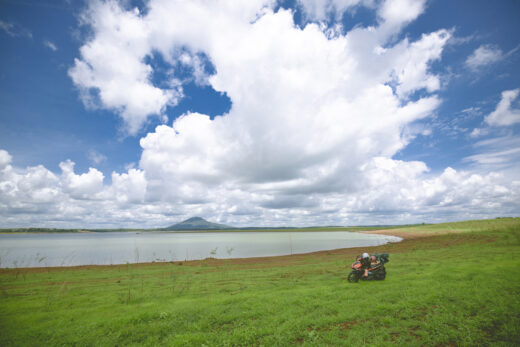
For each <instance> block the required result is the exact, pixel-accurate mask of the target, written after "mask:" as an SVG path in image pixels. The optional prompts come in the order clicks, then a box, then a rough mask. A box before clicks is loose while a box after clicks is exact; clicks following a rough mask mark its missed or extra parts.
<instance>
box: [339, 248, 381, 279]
mask: <svg viewBox="0 0 520 347" xmlns="http://www.w3.org/2000/svg"><path fill="white" fill-rule="evenodd" d="M374 255H375V256H376V258H377V264H375V265H371V266H370V267H369V268H368V276H365V269H364V268H363V264H362V262H361V256H357V257H356V261H355V262H354V263H352V271H351V272H350V274H349V275H348V281H349V282H352V283H355V282H357V281H359V280H362V281H371V280H379V281H382V280H384V279H385V277H386V269H385V263H388V261H389V260H388V257H389V254H388V253H376V254H374Z"/></svg>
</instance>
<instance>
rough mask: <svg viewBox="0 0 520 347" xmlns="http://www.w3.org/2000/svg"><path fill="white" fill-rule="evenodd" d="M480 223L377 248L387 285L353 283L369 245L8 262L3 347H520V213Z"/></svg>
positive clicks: (0, 308) (3, 279) (2, 286)
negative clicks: (140, 260) (353, 270)
mask: <svg viewBox="0 0 520 347" xmlns="http://www.w3.org/2000/svg"><path fill="white" fill-rule="evenodd" d="M472 223H473V226H472V227H467V224H457V223H452V224H449V225H444V228H448V227H450V228H452V229H453V230H457V229H456V228H457V226H460V227H461V229H464V232H463V233H458V234H448V235H439V236H430V237H425V238H420V239H413V240H406V241H403V242H401V243H398V244H390V245H386V246H381V247H373V248H371V249H370V251H371V252H376V251H386V252H388V253H390V254H391V256H390V263H389V264H388V266H387V271H388V276H387V279H386V280H385V281H382V282H377V281H372V282H360V283H357V284H350V283H348V282H347V281H346V276H347V274H348V271H349V269H348V267H349V265H350V263H351V262H352V260H353V257H354V256H355V255H356V254H358V253H359V252H360V251H361V250H360V249H347V250H337V251H330V252H320V253H315V254H307V255H294V256H287V257H276V258H263V259H254V260H251V259H249V260H240V259H238V260H221V261H220V260H206V261H195V262H187V263H167V264H148V265H145V264H139V265H132V264H128V265H124V266H111V267H109V266H99V267H84V268H81V267H80V268H68V269H26V270H14V269H4V270H1V272H0V295H1V300H0V345H2V346H6V345H41V344H46V345H62V344H75V345H115V344H119V345H143V344H144V345H157V344H163V345H174V346H175V345H179V346H181V345H208V346H215V345H219V346H225V345H265V346H271V345H291V344H294V345H299V344H304V345H305V344H307V345H316V344H323V345H327V344H328V345H354V344H356V345H358V344H369V345H376V346H377V345H380V346H383V345H384V346H386V345H390V344H394V345H431V346H435V345H450V344H454V345H468V346H475V345H492V344H497V345H518V344H519V343H520V340H519V339H520V332H519V328H518V327H519V326H520V316H519V313H520V299H519V295H518V294H519V289H520V270H519V266H518V265H520V264H519V260H518V259H519V255H520V254H519V251H520V247H519V246H520V221H519V219H504V220H497V221H492V222H490V221H483V222H472ZM480 223H482V224H480ZM482 225H485V228H483V227H482ZM479 226H480V227H479ZM421 228H423V229H427V228H430V230H432V231H435V230H441V229H443V227H439V226H423V227H421ZM443 230H445V229H443ZM472 230H476V231H472ZM180 264H183V265H180Z"/></svg>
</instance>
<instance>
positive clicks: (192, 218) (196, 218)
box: [181, 216, 209, 223]
mask: <svg viewBox="0 0 520 347" xmlns="http://www.w3.org/2000/svg"><path fill="white" fill-rule="evenodd" d="M184 222H208V221H207V220H205V219H204V218H202V217H197V216H195V217H191V218H188V219H186V220H185V221H182V222H181V223H184ZM208 223H209V222H208Z"/></svg>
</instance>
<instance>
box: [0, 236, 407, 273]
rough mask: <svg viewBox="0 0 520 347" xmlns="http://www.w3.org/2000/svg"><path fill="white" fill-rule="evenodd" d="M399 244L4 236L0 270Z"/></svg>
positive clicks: (368, 239)
mask: <svg viewBox="0 0 520 347" xmlns="http://www.w3.org/2000/svg"><path fill="white" fill-rule="evenodd" d="M399 241H401V239H400V238H399V237H395V236H387V235H374V234H360V233H353V232H344V231H321V232H227V233H223V232H209V233H171V232H142V233H139V232H137V233H136V232H103V233H55V234H47V233H45V234H12V235H9V234H2V235H0V267H2V268H6V267H9V268H13V267H45V266H73V265H93V264H96V265H109V264H125V263H127V262H128V263H140V262H151V261H174V260H177V261H178V260H195V259H204V258H208V257H213V258H249V257H265V256H276V255H287V254H296V253H308V252H315V251H323V250H330V249H338V248H350V247H364V246H378V245H382V244H385V243H388V242H399Z"/></svg>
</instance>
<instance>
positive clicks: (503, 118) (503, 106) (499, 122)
mask: <svg viewBox="0 0 520 347" xmlns="http://www.w3.org/2000/svg"><path fill="white" fill-rule="evenodd" d="M519 93H520V89H518V88H517V89H513V90H505V91H503V92H502V98H501V99H500V102H499V103H498V105H497V107H496V109H495V110H494V111H493V112H491V113H490V114H488V115H487V116H486V118H485V119H484V121H485V122H486V123H487V124H489V125H492V126H508V125H513V124H515V123H520V108H518V107H514V106H512V104H513V102H514V101H515V100H516V99H517V98H518V94H519Z"/></svg>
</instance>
